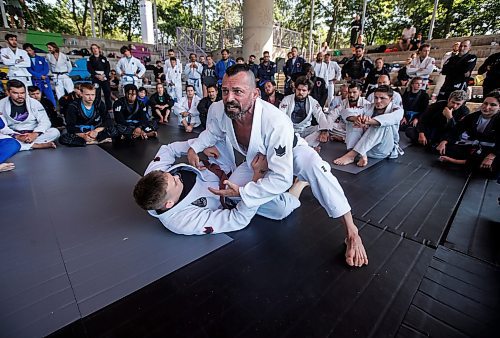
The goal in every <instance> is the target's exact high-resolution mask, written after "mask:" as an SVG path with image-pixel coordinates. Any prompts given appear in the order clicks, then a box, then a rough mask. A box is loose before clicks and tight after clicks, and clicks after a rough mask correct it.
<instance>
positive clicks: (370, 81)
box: [364, 58, 391, 95]
mask: <svg viewBox="0 0 500 338" xmlns="http://www.w3.org/2000/svg"><path fill="white" fill-rule="evenodd" d="M380 75H387V76H388V77H389V78H390V76H391V75H390V74H389V71H388V70H387V68H385V66H384V59H382V58H377V59H376V60H375V67H374V68H372V69H371V70H370V72H369V73H368V76H367V77H366V80H365V85H364V90H365V91H366V90H368V91H367V93H366V95H369V94H370V93H371V92H372V91H373V90H374V89H375V88H377V80H378V78H379V77H380Z"/></svg>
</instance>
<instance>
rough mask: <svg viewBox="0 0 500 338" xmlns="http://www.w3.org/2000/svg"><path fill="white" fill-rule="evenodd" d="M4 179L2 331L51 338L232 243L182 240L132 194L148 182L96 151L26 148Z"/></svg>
mask: <svg viewBox="0 0 500 338" xmlns="http://www.w3.org/2000/svg"><path fill="white" fill-rule="evenodd" d="M13 162H15V163H16V169H15V170H14V171H12V172H8V173H3V174H2V175H1V176H0V187H1V188H0V194H1V195H2V196H4V197H6V198H3V199H2V205H1V206H0V212H1V213H2V215H4V216H3V220H6V222H4V221H2V227H1V234H0V247H1V248H2V250H1V260H2V272H3V273H2V276H1V277H0V281H1V282H0V283H1V284H0V285H1V286H2V289H1V291H0V304H1V309H2V313H1V314H0V323H1V324H0V332H2V334H1V335H2V336H6V337H17V336H42V335H46V334H48V333H50V332H52V331H54V330H56V329H58V328H60V327H62V326H64V325H65V324H68V323H70V322H72V321H73V320H75V319H77V318H79V317H80V316H86V315H89V314H91V313H92V312H94V311H97V310H99V309H101V308H103V307H104V306H106V305H108V304H110V303H112V302H114V301H116V300H118V299H120V298H123V297H124V296H126V295H128V294H130V293H132V292H134V291H136V290H138V289H140V288H142V287H144V286H145V285H148V284H149V283H151V282H153V281H155V280H157V279H159V278H161V277H163V276H165V275H166V274H168V273H170V272H172V271H175V270H176V269H178V268H180V267H182V266H185V265H186V264H189V263H190V262H193V261H194V260H196V259H198V258H200V257H202V256H203V255H206V254H207V253H209V252H211V251H213V250H216V249H217V248H220V247H221V246H223V245H225V244H227V243H228V242H230V241H231V238H229V237H228V236H226V235H216V236H193V237H188V236H179V235H174V234H172V233H170V232H169V231H168V230H166V229H165V228H163V226H162V225H161V224H160V223H159V222H158V221H157V220H155V219H154V218H151V217H150V216H148V215H147V214H146V213H145V212H144V211H142V210H140V209H139V208H138V207H137V206H136V205H135V203H134V201H133V198H132V195H131V193H132V189H133V186H134V185H135V182H136V181H137V180H138V178H139V176H138V175H137V174H135V173H134V172H132V171H131V170H129V169H127V168H126V167H125V166H123V165H122V164H121V163H120V162H118V161H116V160H115V159H114V158H112V157H111V156H109V155H108V154H106V152H104V151H103V150H102V149H100V148H99V147H96V146H91V147H87V148H59V149H56V150H38V151H31V152H22V153H19V154H17V155H15V156H14V157H13Z"/></svg>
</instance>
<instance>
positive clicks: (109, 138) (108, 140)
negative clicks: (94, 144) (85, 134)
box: [98, 137, 113, 144]
mask: <svg viewBox="0 0 500 338" xmlns="http://www.w3.org/2000/svg"><path fill="white" fill-rule="evenodd" d="M111 142H113V140H112V139H111V137H108V138H105V139H104V140H101V141H99V142H98V143H99V144H101V143H111Z"/></svg>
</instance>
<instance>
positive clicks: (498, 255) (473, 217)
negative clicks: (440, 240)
mask: <svg viewBox="0 0 500 338" xmlns="http://www.w3.org/2000/svg"><path fill="white" fill-rule="evenodd" d="M499 197H500V185H499V184H497V183H496V181H493V180H488V179H484V178H483V179H481V178H478V177H474V178H472V179H471V180H470V182H469V185H468V186H467V190H466V191H465V195H464V197H463V199H462V202H461V203H460V208H459V209H458V212H457V214H456V216H455V218H454V220H453V223H452V224H451V228H450V231H449V233H448V236H447V237H446V242H445V243H444V245H445V246H446V247H449V248H452V249H454V250H456V251H460V252H462V253H466V254H468V255H470V256H473V257H476V258H479V259H482V260H485V261H488V262H490V263H493V264H496V265H499V264H500V246H499V245H498V244H499V243H500V206H499V205H498V198H499Z"/></svg>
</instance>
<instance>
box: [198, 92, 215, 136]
mask: <svg viewBox="0 0 500 338" xmlns="http://www.w3.org/2000/svg"><path fill="white" fill-rule="evenodd" d="M215 100H217V88H216V87H215V85H212V86H208V87H207V96H206V97H204V98H202V99H201V100H200V102H199V103H198V107H197V108H198V112H199V113H200V121H201V126H202V127H203V129H205V128H206V127H207V116H208V109H209V108H210V106H211V105H212V103H214V102H215Z"/></svg>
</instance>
